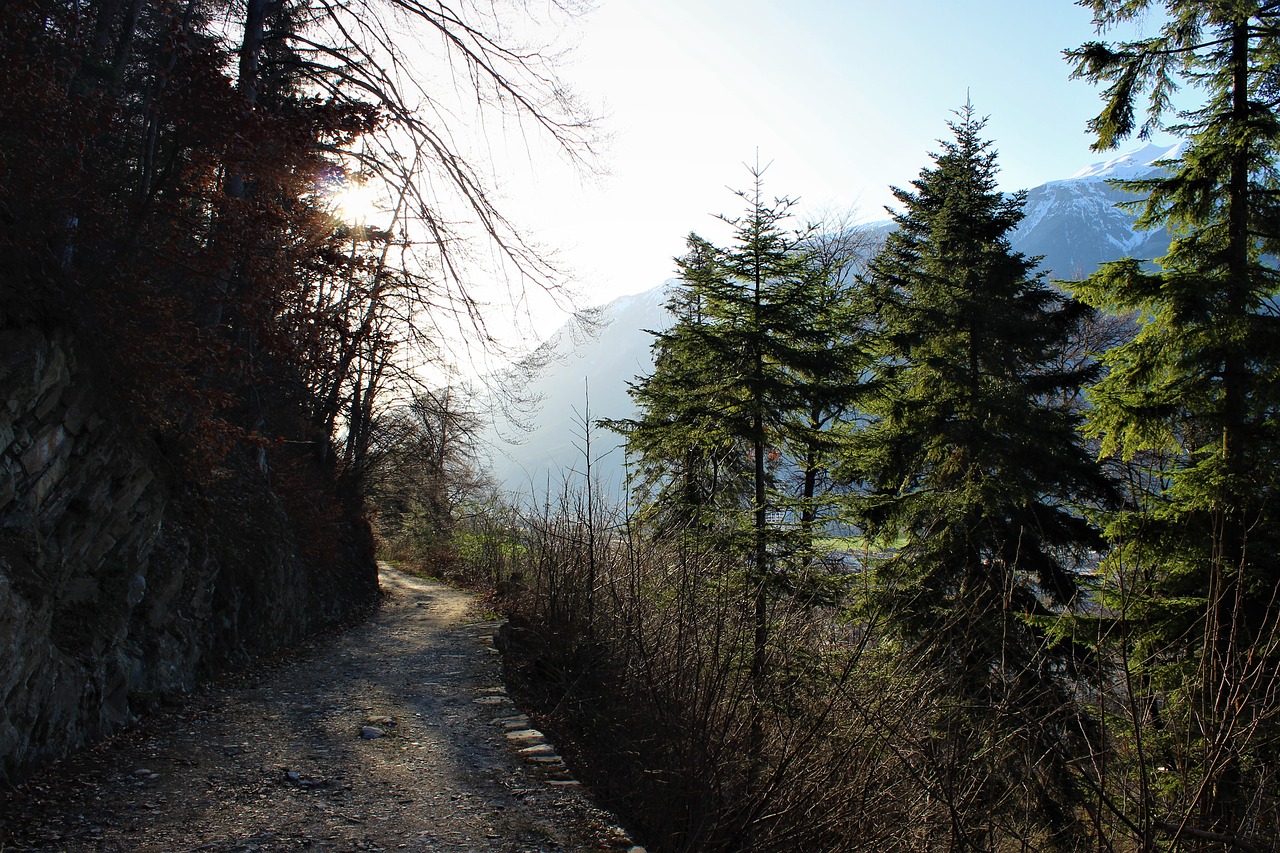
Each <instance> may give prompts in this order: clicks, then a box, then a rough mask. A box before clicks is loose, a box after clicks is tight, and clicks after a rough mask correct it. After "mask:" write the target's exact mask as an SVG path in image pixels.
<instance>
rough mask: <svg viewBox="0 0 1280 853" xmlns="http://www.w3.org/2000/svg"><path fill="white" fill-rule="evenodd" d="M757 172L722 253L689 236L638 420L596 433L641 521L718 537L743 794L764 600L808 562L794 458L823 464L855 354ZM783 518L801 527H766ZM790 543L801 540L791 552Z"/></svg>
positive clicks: (639, 392) (797, 237)
mask: <svg viewBox="0 0 1280 853" xmlns="http://www.w3.org/2000/svg"><path fill="white" fill-rule="evenodd" d="M762 174H763V170H761V169H759V168H756V169H753V170H752V177H753V179H754V183H753V186H752V189H751V190H750V191H747V192H741V193H739V194H738V195H739V197H740V198H741V199H742V200H743V201H744V202H745V206H746V210H745V213H744V214H743V215H742V216H741V217H738V218H724V217H722V218H723V219H724V221H725V222H726V223H727V224H728V225H730V226H731V228H732V235H733V239H732V244H731V245H730V246H729V247H728V248H720V247H717V246H715V245H713V244H711V243H710V242H708V241H706V240H704V239H702V238H700V237H698V236H697V235H691V236H690V237H689V241H688V247H689V251H688V253H687V254H686V255H685V256H684V257H682V258H680V259H679V260H678V261H677V263H678V265H679V269H680V284H679V285H678V286H677V290H676V292H675V293H674V295H673V296H672V298H671V300H670V301H669V302H668V309H669V310H671V311H672V313H673V314H674V315H675V317H676V322H675V324H674V326H673V327H672V329H671V330H670V331H668V332H666V333H663V334H659V335H657V336H656V337H657V340H656V341H655V344H654V351H655V365H654V373H653V374H652V375H651V376H649V377H646V378H644V379H642V380H641V381H639V382H638V383H636V384H635V385H634V386H633V388H632V392H631V393H632V396H633V398H634V399H635V400H636V402H637V404H638V407H639V409H640V414H639V416H638V417H637V418H636V419H634V420H631V421H623V422H613V423H610V424H608V425H609V426H611V427H612V428H615V429H617V430H619V431H620V432H622V433H623V434H624V435H625V436H626V437H627V444H628V451H629V453H631V454H633V456H634V457H635V458H636V459H637V462H638V465H639V466H640V471H641V477H642V479H643V481H644V483H645V485H646V488H647V492H648V496H649V497H650V499H651V503H650V508H651V510H652V511H654V512H655V513H656V514H657V515H658V516H659V517H660V518H662V519H664V520H666V521H667V522H670V521H671V520H684V521H687V522H688V523H691V524H693V525H694V526H695V528H696V530H697V531H698V533H699V534H700V535H705V533H706V532H707V531H715V532H717V533H718V534H720V535H722V537H723V538H722V540H721V541H722V542H723V544H724V545H725V546H726V547H728V548H729V549H730V550H731V552H733V553H735V554H737V555H738V556H739V557H740V558H741V560H742V563H743V566H744V571H743V573H742V577H741V579H740V581H741V584H742V589H743V596H744V604H745V605H746V606H747V608H749V610H750V612H751V623H752V639H751V648H750V650H749V652H748V654H747V659H748V661H749V663H748V666H749V668H750V676H749V683H750V685H751V690H752V696H751V697H750V702H751V707H752V709H753V710H752V715H751V732H750V734H749V738H748V744H747V756H746V757H747V767H746V778H747V788H748V790H750V791H752V792H755V790H756V782H757V780H758V779H759V778H760V773H761V772H762V770H763V766H764V761H765V757H764V756H763V755H762V754H761V750H762V743H763V729H762V726H763V715H764V713H765V711H764V708H765V707H766V705H768V704H769V701H770V700H769V697H768V695H767V694H768V691H769V684H770V679H769V634H770V621H769V620H770V617H769V609H770V602H771V601H772V600H773V598H774V597H775V596H778V595H783V594H788V593H794V592H796V590H797V587H798V581H799V580H801V579H802V578H801V575H802V574H806V573H801V572H798V571H795V570H794V569H796V568H797V566H805V565H807V559H808V558H807V556H803V557H801V558H800V559H799V560H796V559H792V557H793V556H794V555H797V554H801V555H808V554H810V553H811V551H812V547H811V545H812V543H811V539H812V535H813V530H814V525H815V520H816V517H817V515H816V510H815V502H814V497H815V495H814V488H815V486H814V483H815V477H814V476H811V475H810V473H809V469H806V468H805V467H804V465H805V464H806V462H805V460H807V461H808V463H810V464H811V465H812V466H816V465H818V464H821V463H824V462H825V461H826V460H825V459H824V458H823V454H824V453H825V452H827V445H826V444H824V443H823V442H822V441H821V440H820V437H819V433H820V432H821V431H823V430H826V429H828V428H829V426H830V423H831V420H832V418H833V417H834V416H835V415H834V413H836V412H838V411H841V405H842V404H840V403H838V402H837V398H838V397H839V396H840V395H841V394H842V393H843V388H844V385H843V384H842V383H847V382H848V381H849V378H850V377H856V376H858V375H859V371H858V370H857V369H855V368H854V367H852V366H849V365H843V366H842V365H841V362H842V360H847V359H849V358H851V357H852V356H853V354H854V353H856V352H857V351H858V350H857V348H856V347H854V346H851V345H850V343H849V340H848V339H849V334H848V330H847V329H846V328H844V327H843V326H842V324H841V322H840V320H839V319H838V318H840V317H843V316H845V315H844V314H842V313H841V310H842V309H841V308H840V306H841V301H840V299H841V296H842V294H843V291H842V289H841V287H840V286H838V285H836V284H835V283H833V281H832V278H833V276H835V275H837V274H838V273H839V272H840V271H841V270H843V269H844V267H845V266H846V265H847V259H841V260H837V259H836V258H837V255H836V254H835V253H832V254H830V256H829V257H828V256H823V255H821V253H818V252H815V251H814V250H813V247H812V246H811V245H810V244H809V242H808V238H809V236H810V235H808V234H806V233H804V232H800V233H796V232H792V231H788V230H786V228H785V225H786V222H787V220H788V219H789V217H790V211H791V208H792V207H793V205H794V202H793V201H792V200H790V199H785V198H783V199H777V200H774V201H773V202H772V203H770V202H768V201H766V200H765V198H764V195H763V190H762ZM797 447H799V448H804V449H807V454H805V455H804V457H803V459H802V458H801V457H790V456H788V455H787V454H788V453H789V451H790V450H791V449H793V448H797ZM797 462H799V465H798V466H797ZM796 467H799V469H800V471H801V474H802V477H801V480H802V492H801V496H800V497H799V498H797V497H796V496H795V495H794V494H791V493H788V492H786V491H785V490H783V489H782V488H780V486H781V485H783V484H782V483H781V482H780V480H781V478H780V477H779V476H778V474H779V471H780V470H782V469H791V468H796ZM796 513H798V514H799V516H800V519H801V521H802V524H800V525H796V526H792V525H789V524H786V523H779V522H778V519H779V518H785V517H787V516H788V515H792V516H793V517H794V515H795V514H796ZM797 532H799V533H801V534H802V535H803V536H805V537H807V539H809V540H810V541H808V542H805V543H802V545H801V546H799V547H798V546H797V544H796V542H795V534H796V533H797ZM807 574H810V575H811V574H812V573H807ZM810 586H817V587H819V588H822V587H823V586H824V585H823V584H821V583H818V584H811V585H810ZM811 592H812V590H811V589H809V590H807V593H811ZM760 802H764V801H763V800H761V801H760Z"/></svg>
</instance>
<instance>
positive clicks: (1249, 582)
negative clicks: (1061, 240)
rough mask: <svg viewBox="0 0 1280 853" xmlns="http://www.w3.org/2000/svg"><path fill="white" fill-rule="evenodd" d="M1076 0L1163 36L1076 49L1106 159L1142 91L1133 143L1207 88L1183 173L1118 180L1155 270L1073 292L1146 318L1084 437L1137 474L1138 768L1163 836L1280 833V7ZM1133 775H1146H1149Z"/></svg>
mask: <svg viewBox="0 0 1280 853" xmlns="http://www.w3.org/2000/svg"><path fill="white" fill-rule="evenodd" d="M1082 5H1087V6H1089V7H1090V8H1092V9H1093V12H1094V17H1095V23H1096V24H1097V25H1098V27H1099V29H1100V30H1102V29H1105V28H1106V27H1107V26H1109V25H1112V24H1114V23H1117V22H1122V21H1125V20H1128V19H1131V18H1134V17H1136V16H1139V15H1145V14H1149V13H1151V12H1152V11H1160V12H1162V13H1163V17H1162V23H1161V26H1160V28H1159V31H1158V35H1155V36H1152V37H1150V38H1145V39H1141V40H1138V41H1134V42H1130V43H1126V44H1121V45H1118V46H1113V45H1107V44H1103V43H1100V42H1092V43H1089V44H1086V45H1084V46H1083V47H1081V48H1079V49H1078V50H1076V51H1072V52H1070V53H1069V56H1070V58H1071V59H1072V60H1073V62H1074V64H1075V76H1077V77H1083V78H1085V79H1088V80H1091V81H1093V82H1101V83H1105V84H1107V88H1106V90H1105V95H1104V108H1103V110H1102V111H1101V113H1100V114H1099V115H1098V117H1097V118H1095V119H1094V120H1093V121H1092V122H1091V124H1090V128H1091V130H1092V131H1093V132H1095V133H1096V134H1097V144H1096V146H1095V147H1096V148H1099V149H1106V148H1112V147H1114V146H1115V145H1116V144H1117V142H1119V141H1120V140H1122V139H1124V138H1126V137H1128V136H1129V135H1130V134H1132V133H1133V132H1134V129H1135V123H1136V121H1135V118H1134V116H1135V108H1136V106H1137V105H1138V99H1139V98H1140V97H1142V96H1143V95H1149V112H1148V115H1149V119H1148V121H1147V122H1146V124H1144V126H1143V127H1142V128H1141V129H1140V131H1139V134H1140V135H1142V134H1145V133H1146V132H1147V131H1149V130H1150V129H1151V128H1152V127H1154V126H1156V125H1157V124H1158V123H1159V121H1160V120H1161V117H1162V114H1163V113H1165V112H1166V111H1168V110H1169V109H1170V100H1169V96H1170V93H1171V92H1172V91H1173V90H1174V89H1176V88H1177V86H1178V84H1179V83H1180V82H1188V81H1189V82H1191V83H1192V84H1193V85H1194V86H1196V87H1198V88H1200V89H1202V90H1203V92H1204V94H1205V101H1204V104H1203V106H1201V107H1200V108H1198V109H1194V110H1190V111H1187V112H1182V113H1179V114H1178V121H1177V123H1176V124H1175V125H1174V126H1173V127H1172V128H1171V130H1172V131H1173V132H1174V133H1176V134H1178V135H1179V136H1182V137H1184V138H1185V139H1186V143H1185V148H1184V151H1183V154H1182V157H1181V159H1180V160H1179V161H1176V162H1172V163H1169V164H1167V165H1168V166H1169V169H1168V171H1167V174H1166V175H1164V176H1162V177H1158V178H1153V179H1149V180H1141V181H1126V182H1123V185H1124V186H1126V187H1127V188H1129V189H1130V190H1133V191H1135V192H1137V193H1140V194H1142V195H1145V200H1143V201H1141V202H1140V203H1139V204H1138V205H1136V206H1137V207H1139V208H1140V209H1141V216H1140V218H1139V224H1141V225H1144V226H1146V227H1149V228H1155V227H1161V226H1168V227H1169V228H1170V229H1171V230H1172V231H1173V232H1174V233H1175V235H1176V237H1175V239H1174V241H1173V243H1172V245H1171V246H1170V248H1169V253H1168V254H1167V255H1165V256H1164V257H1163V258H1161V259H1159V262H1158V263H1159V269H1158V271H1156V272H1148V271H1145V270H1144V269H1143V267H1142V266H1141V265H1140V263H1139V262H1138V261H1137V260H1134V259H1128V260H1123V261H1117V262H1115V263H1111V264H1105V265H1103V266H1102V267H1101V268H1100V269H1099V270H1098V272H1097V273H1096V274H1094V275H1093V276H1091V277H1090V278H1089V279H1088V280H1086V281H1085V282H1083V283H1081V284H1080V285H1079V286H1078V288H1077V292H1078V293H1079V294H1080V296H1081V297H1082V298H1083V299H1085V300H1087V301H1088V302H1090V303H1091V304H1093V305H1095V306H1098V307H1100V308H1105V309H1108V310H1111V311H1115V312H1133V313H1135V314H1136V315H1137V317H1138V321H1139V331H1138V333H1137V335H1136V336H1135V337H1134V338H1133V339H1132V340H1131V341H1130V342H1128V343H1126V344H1124V345H1121V346H1119V347H1117V348H1115V349H1114V350H1112V351H1111V352H1109V353H1107V354H1106V356H1105V364H1106V367H1107V369H1108V372H1107V375H1106V377H1105V379H1103V380H1102V381H1101V382H1099V383H1098V385H1097V386H1096V387H1095V388H1094V389H1093V391H1092V401H1093V410H1092V412H1091V413H1090V417H1089V429H1090V430H1091V432H1092V434H1094V435H1095V436H1098V437H1100V438H1101V441H1102V448H1103V450H1104V451H1106V452H1109V453H1114V454H1117V455H1118V456H1120V457H1121V458H1122V459H1124V460H1129V461H1132V462H1136V463H1142V465H1143V466H1145V468H1146V476H1145V477H1144V482H1145V484H1146V488H1145V490H1144V492H1143V493H1142V494H1140V495H1138V498H1139V503H1138V505H1137V506H1136V507H1134V508H1132V509H1131V510H1129V511H1126V512H1122V513H1118V514H1116V515H1114V516H1112V517H1111V519H1110V525H1109V529H1108V535H1109V537H1110V538H1111V540H1112V542H1113V544H1114V546H1115V548H1114V549H1113V551H1112V553H1111V556H1110V558H1109V560H1108V568H1109V574H1110V578H1111V580H1112V589H1113V592H1114V593H1115V594H1114V595H1113V598H1112V600H1113V609H1115V610H1116V612H1118V613H1119V614H1121V615H1122V616H1123V617H1125V620H1126V621H1125V623H1124V625H1123V627H1124V628H1125V630H1126V631H1129V630H1132V631H1133V636H1134V637H1135V639H1136V641H1137V651H1138V655H1137V657H1136V660H1135V663H1136V668H1137V670H1138V674H1139V675H1140V676H1141V677H1140V678H1139V679H1135V683H1138V684H1141V685H1143V686H1144V688H1145V689H1144V690H1143V695H1142V696H1141V697H1139V698H1138V701H1139V702H1145V703H1146V707H1149V708H1151V709H1152V712H1153V713H1157V714H1159V715H1160V719H1161V721H1162V730H1161V731H1162V734H1161V735H1160V737H1158V738H1157V739H1156V741H1157V742H1155V743H1153V744H1151V745H1149V746H1148V750H1147V752H1146V754H1147V755H1148V756H1149V763H1151V764H1160V765H1162V766H1167V767H1171V768H1175V769H1176V771H1177V772H1176V773H1175V774H1172V775H1171V776H1170V779H1177V780H1181V784H1177V785H1173V784H1170V785H1166V786H1163V787H1164V790H1165V791H1166V792H1169V791H1172V792H1173V793H1174V795H1175V797H1176V798H1175V799H1173V800H1170V801H1168V802H1166V803H1164V804H1161V810H1163V811H1172V812H1173V813H1174V814H1178V815H1179V816H1178V818H1177V820H1176V821H1175V822H1174V824H1175V825H1174V827H1173V830H1172V831H1175V832H1177V833H1178V834H1181V835H1185V834H1187V833H1188V832H1190V833H1196V832H1200V833H1206V832H1207V833H1215V834H1219V835H1223V836H1226V837H1236V836H1240V837H1243V836H1247V835H1250V834H1254V833H1257V834H1262V835H1266V834H1270V835H1271V837H1272V838H1276V837H1280V826H1278V825H1277V820H1276V818H1275V816H1274V809H1275V807H1276V803H1277V800H1276V797H1275V795H1274V792H1275V789H1276V781H1275V778H1274V775H1272V772H1271V771H1269V770H1267V769H1266V768H1268V767H1274V766H1275V762H1276V759H1277V757H1280V756H1277V750H1276V747H1275V745H1274V744H1275V738H1276V737H1277V735H1280V730H1278V729H1277V727H1276V725H1275V723H1274V722H1271V723H1270V724H1269V725H1268V724H1266V721H1267V720H1268V719H1271V718H1274V717H1275V716H1276V714H1277V712H1278V711H1280V703H1278V702H1277V700H1276V698H1275V683H1276V677H1277V662H1278V660H1280V652H1278V651H1277V619H1278V615H1280V607H1278V604H1280V602H1278V600H1277V598H1278V596H1280V564H1278V563H1277V559H1276V558H1277V551H1278V550H1280V524H1278V523H1277V522H1280V517H1278V515H1277V510H1276V502H1277V498H1278V497H1280V489H1278V486H1280V483H1278V482H1277V476H1276V459H1277V458H1280V422H1278V421H1277V411H1278V404H1280V383H1278V381H1277V380H1278V379H1280V334H1277V333H1278V332H1280V324H1278V318H1277V301H1276V298H1277V296H1278V295H1280V294H1278V292H1277V290H1278V285H1280V278H1278V276H1277V272H1276V270H1275V266H1274V255H1275V254H1276V253H1277V252H1280V217H1278V215H1277V214H1278V210H1280V208H1278V207H1277V200H1278V199H1280V186H1278V185H1277V173H1276V168H1275V159H1276V155H1277V152H1278V151H1280V117H1277V114H1276V104H1277V100H1276V97H1277V91H1278V88H1280V76H1278V74H1277V59H1280V5H1278V4H1276V3H1272V2H1255V1H1254V0H1239V1H1238V2H1231V3H1226V2H1207V1H1206V0H1198V2H1192V0H1163V2H1155V0H1126V2H1119V1H1118V0H1091V1H1090V2H1088V3H1084V4H1082ZM1267 255H1271V256H1272V257H1271V258H1268V257H1266V256H1267ZM1139 736H1141V732H1139ZM1140 769H1141V772H1142V773H1143V778H1144V779H1145V778H1146V774H1147V773H1148V771H1149V769H1150V768H1147V767H1143V768H1140ZM1146 787H1147V786H1145V785H1144V788H1146ZM1267 789H1270V793H1269V794H1267V793H1266V791H1267ZM1150 805H1151V804H1149V803H1145V804H1144V809H1149V808H1150ZM1268 810H1271V811H1272V816H1271V817H1270V818H1265V820H1266V825H1265V826H1264V825H1262V823H1261V822H1262V821H1263V820H1264V817H1263V815H1265V813H1266V812H1267V811H1268ZM1149 828H1150V827H1149V826H1147V825H1144V826H1143V827H1142V829H1143V831H1144V832H1147V831H1148V830H1149Z"/></svg>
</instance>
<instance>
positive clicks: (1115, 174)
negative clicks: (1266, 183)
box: [486, 145, 1181, 497]
mask: <svg viewBox="0 0 1280 853" xmlns="http://www.w3.org/2000/svg"><path fill="white" fill-rule="evenodd" d="M1180 154H1181V147H1180V146H1178V145H1173V146H1158V145H1147V146H1144V147H1143V148H1141V149H1138V150H1136V151H1131V152H1128V153H1125V154H1121V155H1119V156H1116V157H1113V158H1111V159H1108V160H1104V161H1101V162H1098V163H1094V164H1092V165H1090V166H1088V167H1086V168H1084V169H1081V170H1080V171H1079V172H1076V173H1075V174H1074V175H1072V176H1071V177H1070V178H1067V179H1065V180H1060V181H1050V182H1049V183H1046V184H1042V185H1040V186H1038V187H1035V188H1034V189H1031V190H1029V191H1028V192H1027V200H1026V206H1025V214H1026V215H1025V218H1024V219H1023V221H1022V223H1021V225H1020V226H1019V227H1018V230H1017V231H1016V232H1015V234H1014V238H1013V241H1012V242H1013V247H1014V248H1015V249H1016V250H1018V251H1020V252H1022V253H1024V254H1026V255H1032V256H1041V257H1042V260H1041V265H1040V268H1041V269H1042V270H1044V271H1045V272H1046V273H1047V274H1048V276H1049V278H1051V279H1054V280H1071V279H1078V278H1082V277H1084V276H1086V275H1088V274H1089V273H1091V272H1092V271H1093V270H1094V269H1095V268H1096V267H1097V265H1098V264H1099V263H1102V262H1104V261H1109V260H1115V259H1118V258H1122V257H1136V258H1141V259H1147V260H1150V259H1152V258H1157V257H1160V256H1161V255H1163V254H1164V253H1165V252H1166V250H1167V249H1168V247H1169V235H1168V233H1167V232H1164V231H1153V232H1141V231H1136V230H1135V229H1134V228H1133V220H1134V218H1135V215H1134V214H1133V213H1130V212H1127V211H1125V210H1124V209H1122V208H1120V207H1118V206H1117V205H1119V204H1121V203H1123V202H1126V201H1132V200H1133V199H1134V196H1132V195H1131V194H1128V193H1125V192H1123V191H1122V190H1119V189H1116V188H1115V187H1113V186H1111V185H1110V184H1108V183H1107V181H1108V180H1110V179H1129V178H1140V177H1144V176H1148V175H1153V174H1157V173H1158V171H1159V169H1160V168H1161V167H1160V166H1159V165H1156V164H1158V163H1160V162H1161V161H1167V160H1173V159H1176V158H1177V157H1178V156H1180ZM868 227H869V228H870V229H871V230H873V231H878V232H881V233H887V232H888V230H889V228H888V227H887V223H877V224H873V225H871V226H868ZM670 284H671V282H666V283H664V284H662V285H659V286H658V287H655V288H653V289H652V290H649V291H646V292H644V293H641V294H638V295H636V296H626V297H623V298H621V299H618V300H616V301H614V302H612V303H610V304H608V305H606V306H604V307H603V308H601V309H600V310H599V312H598V314H599V318H600V323H599V331H598V333H597V334H596V335H594V336H590V335H583V334H581V332H580V331H577V329H576V327H572V326H566V327H565V328H563V329H561V330H560V331H559V332H557V333H556V335H555V336H553V338H552V339H551V340H549V341H548V342H547V343H546V344H545V345H544V347H543V350H542V352H543V353H544V354H549V355H550V356H551V359H550V363H549V364H548V365H547V367H546V368H545V369H544V370H542V371H541V373H540V375H538V376H536V377H534V378H532V379H531V380H529V381H527V382H526V383H524V386H523V388H522V390H523V391H524V392H525V393H526V394H527V395H528V396H530V397H532V398H535V399H538V400H539V401H540V403H539V406H538V409H537V411H536V413H535V414H533V415H532V416H531V417H527V418H523V419H521V420H523V421H526V423H524V424H523V425H522V426H517V425H515V424H514V423H512V422H506V423H501V424H497V425H495V427H494V428H493V429H491V430H490V431H489V435H488V436H487V437H486V438H487V443H488V444H489V445H490V448H491V454H492V466H491V471H492V473H493V475H494V477H495V479H496V480H497V481H498V483H499V484H501V485H502V486H503V488H504V489H506V490H507V491H509V492H513V493H516V494H521V495H524V496H526V497H530V496H535V495H536V496H541V495H542V494H543V493H544V492H545V491H546V490H547V489H548V487H549V488H550V489H551V491H552V492H555V491H557V490H559V488H560V487H561V486H562V485H563V483H564V481H565V479H566V478H569V479H570V482H573V481H574V480H577V481H579V482H580V481H581V474H582V471H583V470H584V468H585V464H584V463H585V456H584V452H583V444H584V442H583V434H582V430H583V423H584V417H585V414H586V407H587V402H588V397H589V400H590V418H591V420H593V421H594V420H598V419H600V418H624V417H629V416H630V415H631V414H633V411H634V410H633V408H632V405H631V400H630V397H628V396H627V383H628V382H631V381H634V379H635V377H637V376H641V375H644V374H647V373H648V372H649V371H650V370H651V369H652V366H653V362H652V358H651V355H650V349H649V347H650V344H651V343H652V342H653V336H652V335H650V334H648V333H647V332H646V331H644V330H645V329H653V330H661V329H663V328H665V327H666V325H667V322H668V320H667V315H666V312H665V311H664V310H663V304H664V302H665V301H666V291H667V288H668V286H669V285H670ZM524 427H528V429H525V428H524ZM591 438H592V454H591V455H592V459H593V468H592V474H593V478H598V480H599V483H600V485H601V488H602V489H603V491H604V492H605V493H606V494H611V495H619V494H621V491H622V488H623V481H624V474H623V461H624V460H623V454H622V450H621V448H620V446H619V445H620V439H619V437H618V436H616V435H614V434H613V433H610V432H608V431H605V430H601V429H595V430H594V431H593V434H592V437H591Z"/></svg>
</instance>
